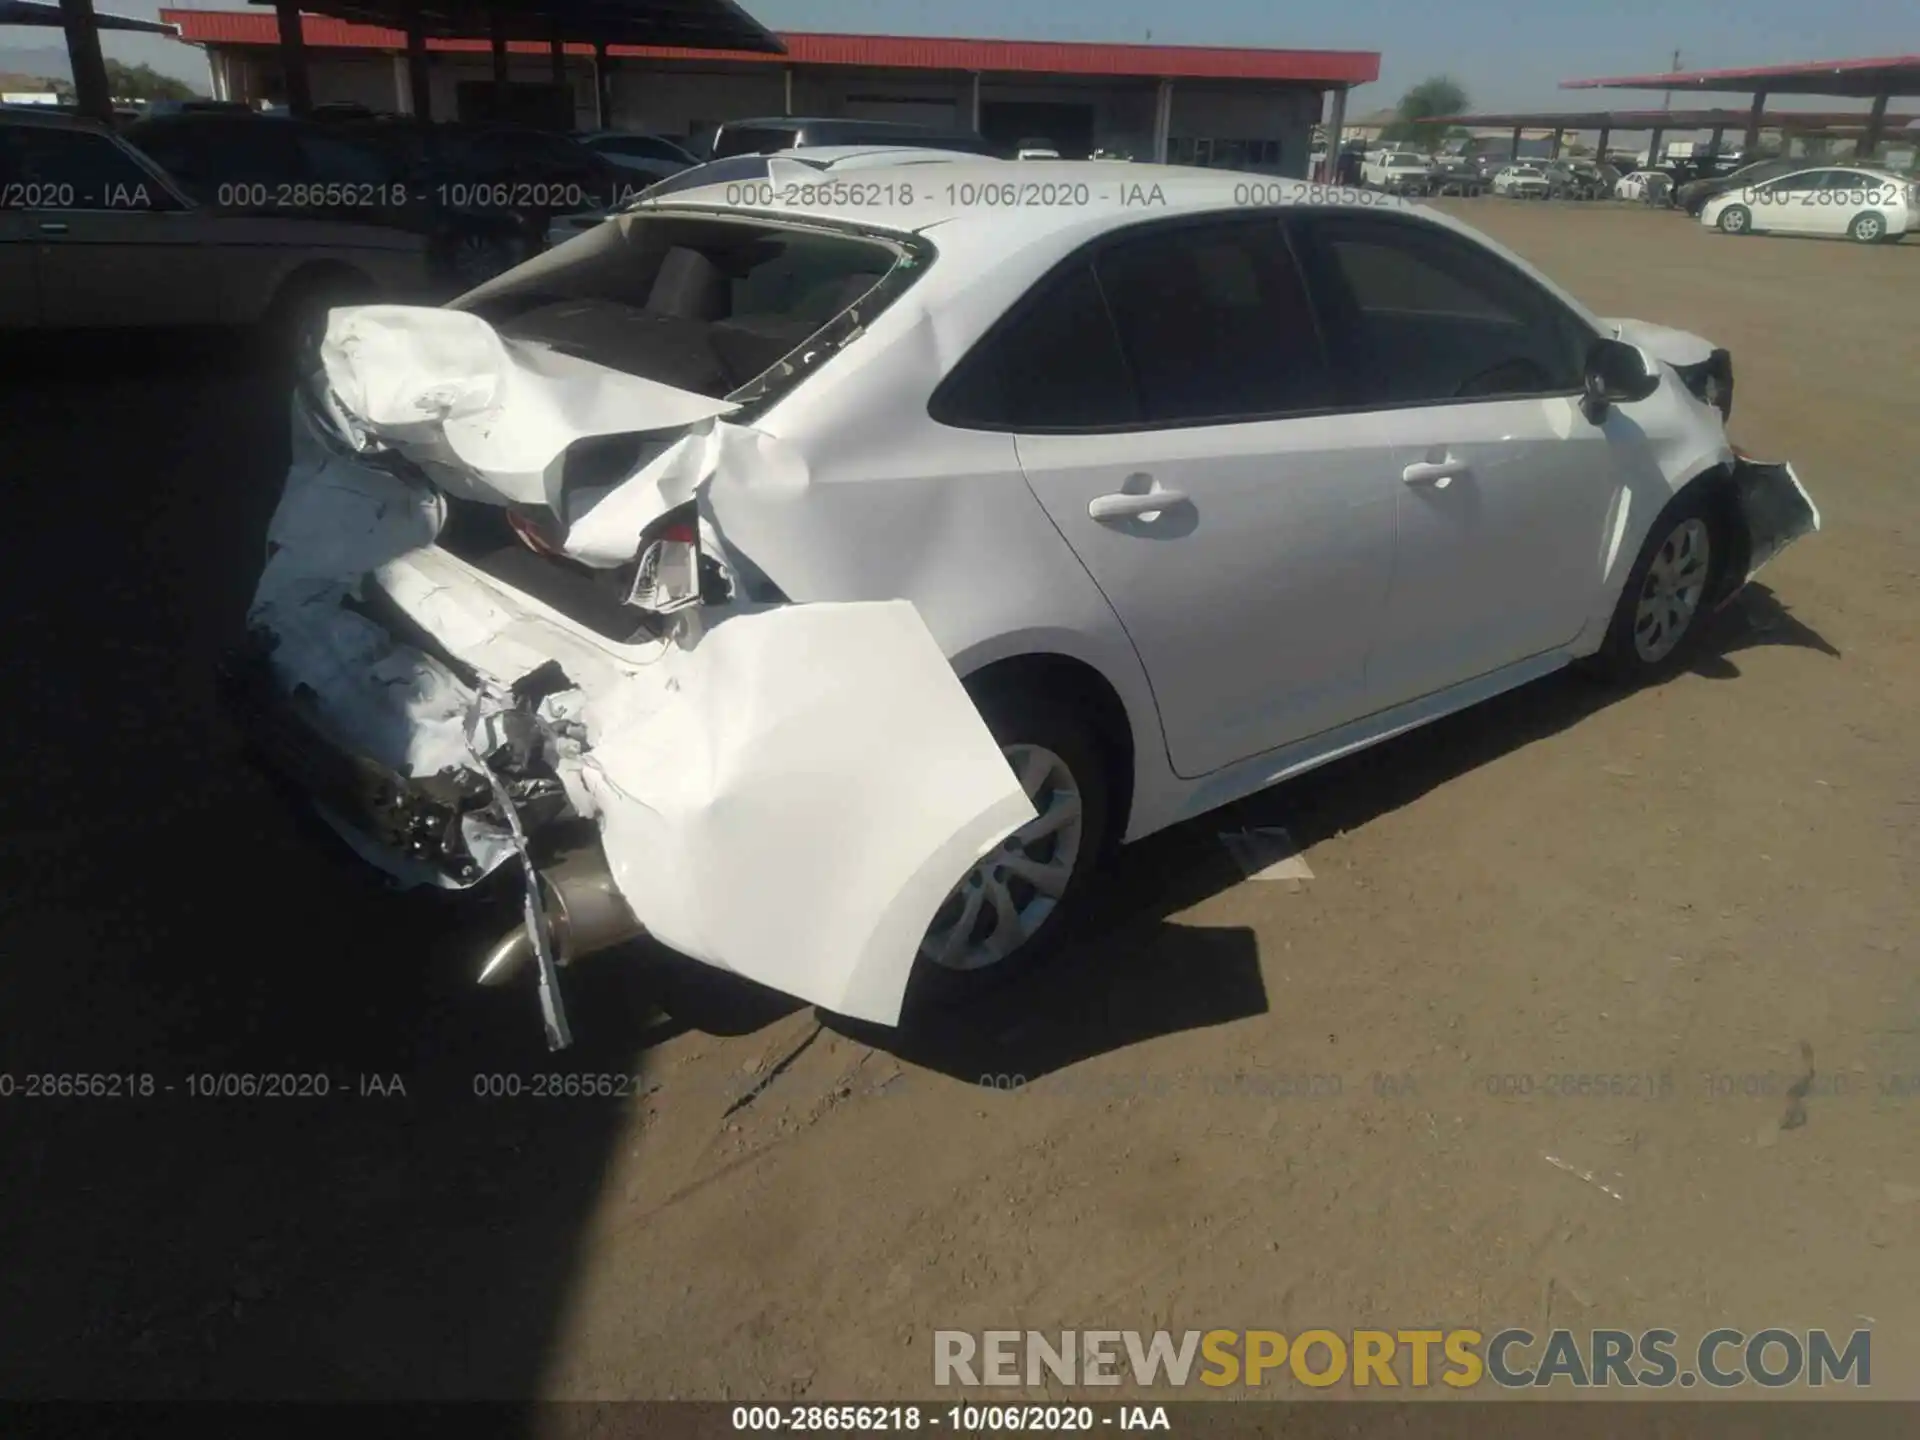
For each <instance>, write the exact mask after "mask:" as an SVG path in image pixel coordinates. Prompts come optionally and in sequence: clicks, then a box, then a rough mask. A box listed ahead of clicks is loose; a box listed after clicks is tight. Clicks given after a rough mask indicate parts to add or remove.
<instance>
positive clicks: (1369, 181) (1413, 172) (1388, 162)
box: [1360, 150, 1433, 195]
mask: <svg viewBox="0 0 1920 1440" xmlns="http://www.w3.org/2000/svg"><path fill="white" fill-rule="evenodd" d="M1360 180H1361V183H1362V184H1364V185H1366V186H1367V187H1368V188H1369V189H1372V190H1385V191H1387V192H1388V193H1389V194H1393V195H1425V194H1426V193H1427V192H1428V191H1429V190H1431V189H1432V188H1433V161H1432V160H1431V159H1429V158H1428V157H1427V156H1425V155H1417V154H1414V153H1413V152H1412V151H1408V150H1389V151H1383V152H1381V153H1380V154H1379V155H1378V156H1369V157H1368V158H1367V160H1366V161H1365V162H1364V163H1363V164H1362V165H1361V166H1360Z"/></svg>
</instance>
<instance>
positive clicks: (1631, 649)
mask: <svg viewBox="0 0 1920 1440" xmlns="http://www.w3.org/2000/svg"><path fill="white" fill-rule="evenodd" d="M1721 542H1722V536H1721V534H1720V532H1719V529H1718V526H1717V523H1716V520H1715V516H1714V513H1713V511H1712V508H1711V507H1710V505H1709V504H1708V502H1707V498H1706V496H1705V494H1704V493H1702V494H1697V495H1691V496H1689V495H1684V494H1683V495H1681V496H1680V497H1678V498H1677V499H1676V500H1675V502H1674V503H1673V504H1672V505H1670V506H1669V507H1668V508H1667V510H1666V511H1665V512H1664V513H1663V514H1662V515H1661V516H1660V518H1659V519H1658V520H1656V521H1655V522H1654V526H1653V531H1652V533H1651V534H1650V535H1648V537H1647V543H1646V545H1645V547H1644V548H1643V549H1642V550H1641V551H1640V557H1639V559H1637V560H1635V561H1634V564H1633V569H1632V570H1631V571H1629V572H1628V574H1627V583H1626V586H1625V588H1624V589H1622V591H1621V592H1620V604H1619V606H1618V608H1616V609H1615V611H1614V613H1613V622H1612V624H1611V625H1609V626H1608V628H1607V638H1606V640H1605V642H1604V643H1603V644H1602V645H1601V647H1600V651H1599V653H1598V654H1597V655H1595V656H1594V666H1593V668H1594V669H1596V670H1597V671H1599V672H1600V673H1601V674H1602V675H1604V676H1606V677H1607V678H1609V679H1612V680H1616V681H1620V682H1622V683H1626V684H1644V683H1647V682H1649V681H1653V680H1659V679H1664V678H1665V677H1666V676H1668V675H1671V674H1673V673H1675V672H1676V671H1678V670H1679V669H1680V668H1681V667H1682V666H1683V665H1684V664H1685V663H1686V661H1687V658H1688V656H1689V654H1690V653H1691V651H1692V648H1693V646H1694V644H1695V643H1696V642H1697V641H1698V639H1699V632H1700V629H1701V625H1702V621H1703V618H1704V616H1705V614H1706V611H1707V597H1708V596H1709V595H1711V594H1713V593H1714V587H1715V583H1716V581H1717V580H1718V577H1719V574H1720V571H1721V569H1722V567H1723V566H1724V564H1725V558H1724V554H1723V552H1724V550H1725V546H1724V545H1723V544H1722V543H1721Z"/></svg>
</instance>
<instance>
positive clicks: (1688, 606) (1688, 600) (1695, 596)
mask: <svg viewBox="0 0 1920 1440" xmlns="http://www.w3.org/2000/svg"><path fill="white" fill-rule="evenodd" d="M1712 546H1713V542H1712V538H1711V536H1710V534H1709V532H1708V530H1707V522H1706V521H1704V520H1702V519H1699V518H1698V517H1691V518H1689V519H1686V520H1682V521H1681V522H1680V523H1679V524H1678V525H1676V526H1674V527H1673V529H1672V530H1671V531H1670V532H1669V533H1668V535H1667V538H1666V539H1665V540H1664V541H1663V542H1662V543H1661V546H1660V548H1659V550H1657V551H1656V552H1654V557H1653V563H1652V564H1651V565H1649V566H1648V567H1647V578H1646V579H1645V580H1644V581H1643V582H1642V583H1641V586H1640V599H1639V602H1638V604H1637V605H1636V606H1635V607H1634V614H1633V650H1634V653H1635V654H1636V655H1638V656H1639V657H1640V659H1641V660H1643V661H1644V662H1646V663H1647V664H1649V665H1657V664H1659V663H1660V662H1661V661H1662V660H1664V659H1666V658H1667V657H1668V656H1669V655H1671V654H1672V653H1673V652H1674V650H1675V649H1677V648H1678V647H1679V644H1680V642H1681V641H1682V640H1683V639H1685V638H1686V635H1687V632H1688V631H1689V630H1690V629H1692V628H1693V622H1694V619H1695V617H1696V616H1698V615H1699V613H1700V603H1701V601H1702V600H1703V599H1705V597H1706V593H1707V581H1708V579H1709V578H1710V576H1711V575H1712V573H1713V548H1712Z"/></svg>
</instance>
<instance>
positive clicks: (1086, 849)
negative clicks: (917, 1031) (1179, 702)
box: [915, 692, 1111, 1004]
mask: <svg viewBox="0 0 1920 1440" xmlns="http://www.w3.org/2000/svg"><path fill="white" fill-rule="evenodd" d="M979 704H980V712H981V715H982V717H983V718H984V719H985V720H986V722H987V727H988V729H990V730H991V731H992V732H993V737H994V739H995V740H996V741H998V742H999V745H1000V749H1001V752H1002V753H1003V754H1004V755H1005V756H1006V757H1007V763H1008V765H1009V766H1010V767H1011V768H1012V770H1013V773H1014V775H1015V776H1016V777H1018V779H1019V781H1020V785H1021V788H1022V789H1024V790H1025V791H1026V792H1027V797H1028V798H1029V799H1030V800H1032V802H1033V808H1034V810H1035V811H1036V812H1037V813H1036V816H1035V818H1034V819H1033V820H1032V821H1030V822H1028V823H1027V824H1026V825H1023V826H1022V827H1020V829H1018V830H1016V831H1015V832H1014V833H1013V834H1011V835H1009V836H1008V837H1007V838H1006V839H1005V840H1003V841H1002V842H1001V843H1000V844H999V845H997V846H995V847H994V848H993V849H992V850H991V851H989V852H988V853H987V854H986V855H983V856H982V857H981V858H980V860H979V862H978V863H977V864H975V865H974V867H973V868H972V869H971V870H969V871H968V872H967V874H966V875H965V876H964V877H963V878H962V879H961V881H960V883H959V884H957V885H956V886H954V888H953V890H952V892H951V893H950V894H949V895H948V896H947V898H946V900H945V901H944V902H942V904H941V906H940V909H939V910H938V911H937V912H935V914H934V918H933V923H932V924H931V925H930V926H928V928H927V934H926V938H925V939H923V940H922V941H921V944H920V954H919V959H918V963H917V966H916V975H915V986H916V989H917V990H918V992H919V993H920V994H921V995H922V996H924V997H926V998H927V999H929V1000H932V1001H934V1002H935V1003H942V1004H947V1003H955V1002H964V1001H965V1000H968V999H971V998H973V997H974V996H976V995H978V994H980V993H983V992H985V991H988V990H991V989H993V988H996V987H997V986H998V985H1000V984H1001V983H1003V982H1004V981H1006V980H1009V979H1012V978H1014V977H1015V976H1017V975H1019V974H1022V973H1024V972H1027V971H1029V970H1031V969H1032V968H1033V967H1034V966H1035V965H1037V964H1038V963H1040V962H1041V961H1043V960H1044V959H1046V958H1047V957H1048V956H1049V955H1051V954H1052V953H1053V952H1054V951H1055V950H1057V949H1058V948H1059V945H1060V942H1061V940H1062V938H1063V937H1064V936H1065V934H1066V933H1067V932H1068V931H1069V930H1070V929H1071V927H1072V924H1073V920H1074V916H1075V913H1076V911H1077V910H1078V908H1079V904H1080V901H1081V899H1082V897H1083V896H1084V895H1085V893H1086V891H1087V888H1088V885H1089V883H1090V881H1091V878H1092V875H1093V872H1094V871H1095V870H1096V869H1097V868H1098V866H1099V862H1100V858H1101V855H1102V853H1103V852H1104V850H1105V847H1106V841H1107V825H1108V797H1109V795H1110V793H1111V786H1110V781H1109V776H1108V771H1107V755H1106V751H1105V749H1104V747H1103V746H1102V745H1101V744H1100V742H1099V740H1098V738H1097V737H1096V735H1095V733H1094V731H1093V729H1092V727H1091V726H1090V725H1088V724H1087V722H1086V721H1085V720H1084V719H1083V718H1082V717H1081V716H1080V715H1078V714H1077V713H1075V711H1074V709H1073V708H1072V707H1071V706H1069V705H1068V704H1067V703H1065V702H1064V701H1062V700H1060V699H1057V698H1055V697H1054V696H1051V695H1047V694H1044V693H1041V694H1035V693H1031V692H1024V693H1022V692H1016V693H1009V694H1004V695H990V696H985V697H982V698H981V699H980V701H979Z"/></svg>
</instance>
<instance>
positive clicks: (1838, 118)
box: [1437, 110, 1920, 159]
mask: <svg viewBox="0 0 1920 1440" xmlns="http://www.w3.org/2000/svg"><path fill="white" fill-rule="evenodd" d="M1752 118H1753V117H1752V112H1750V111H1747V110H1516V111H1501V112H1497V113H1489V114H1481V115H1447V116H1442V117H1441V118H1440V120H1439V122H1437V123H1441V124H1446V125H1464V126H1469V127H1485V128H1488V129H1492V128H1495V127H1498V128H1501V129H1506V128H1509V127H1510V128H1511V129H1512V130H1513V137H1514V139H1513V150H1512V152H1511V153H1512V155H1513V156H1515V157H1518V155H1519V154H1520V132H1521V131H1522V130H1551V131H1552V132H1553V153H1554V154H1555V155H1558V154H1559V153H1560V142H1561V137H1562V136H1563V135H1565V133H1566V132H1567V131H1569V130H1597V131H1599V132H1600V139H1599V142H1598V144H1597V145H1596V146H1595V149H1597V150H1598V151H1599V152H1600V153H1601V154H1602V155H1604V154H1606V150H1607V138H1608V137H1609V136H1610V135H1611V134H1612V133H1613V132H1614V131H1615V130H1631V131H1641V130H1651V131H1652V132H1653V137H1652V139H1651V140H1650V141H1649V142H1648V145H1647V153H1648V157H1649V159H1651V158H1652V157H1653V156H1654V155H1656V154H1658V152H1659V150H1660V141H1661V138H1662V137H1663V136H1664V135H1666V134H1667V133H1668V132H1669V131H1674V130H1710V131H1712V132H1713V139H1712V141H1711V142H1710V144H1709V147H1708V151H1709V153H1710V154H1717V153H1718V152H1719V150H1720V142H1721V139H1722V137H1723V136H1724V135H1725V134H1726V132H1727V131H1729V130H1739V129H1746V128H1747V126H1748V124H1749V122H1750V121H1751V119H1752ZM1767 123H1768V128H1771V129H1777V130H1781V131H1783V132H1788V133H1792V134H1796V135H1836V134H1857V135H1860V136H1862V137H1865V136H1866V135H1867V134H1868V133H1873V134H1874V135H1875V139H1876V142H1877V139H1878V136H1879V135H1881V134H1884V133H1885V131H1886V128H1887V127H1888V126H1896V127H1899V126H1908V125H1913V124H1915V123H1920V117H1916V116H1913V115H1889V114H1887V113H1886V112H1885V110H1881V111H1880V112H1879V114H1878V116H1877V118H1876V116H1874V115H1870V114H1865V113H1863V112H1861V111H1858V110H1780V111H1776V112H1775V113H1774V114H1773V116H1772V117H1770V119H1769V120H1768V122H1767ZM1876 127H1877V129H1876ZM1758 139H1759V135H1758V131H1757V129H1755V130H1752V131H1749V134H1748V140H1747V148H1748V149H1749V150H1751V149H1752V148H1753V146H1754V144H1755V143H1757V141H1758ZM1871 148H1872V146H1871V145H1870V144H1868V143H1867V142H1866V140H1865V139H1864V138H1863V139H1862V141H1861V150H1862V151H1863V152H1864V151H1866V150H1869V149H1871Z"/></svg>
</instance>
